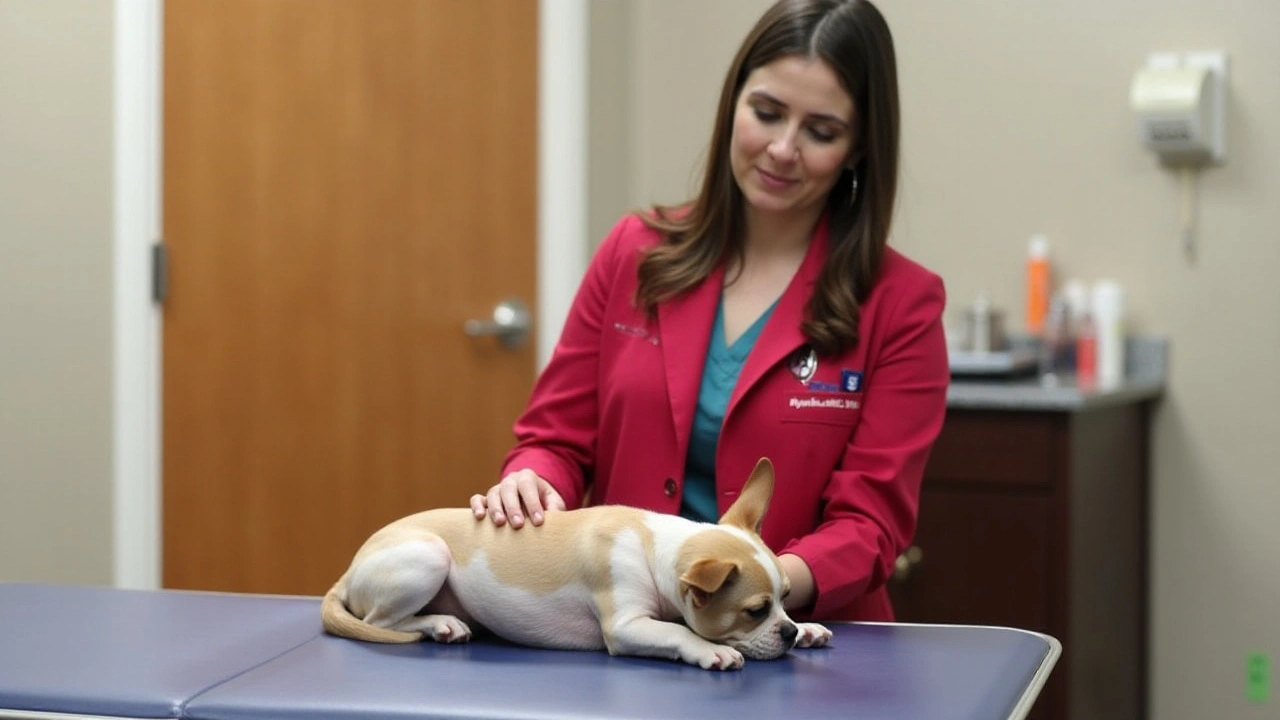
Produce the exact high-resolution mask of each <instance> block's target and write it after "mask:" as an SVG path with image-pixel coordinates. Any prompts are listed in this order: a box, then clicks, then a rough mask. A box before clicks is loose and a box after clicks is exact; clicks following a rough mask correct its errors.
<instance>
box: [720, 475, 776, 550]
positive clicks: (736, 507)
mask: <svg viewBox="0 0 1280 720" xmlns="http://www.w3.org/2000/svg"><path fill="white" fill-rule="evenodd" d="M773 482H774V478H773V463H772V462H770V461H769V458H767V457H762V458H760V460H759V461H758V462H757V463H756V467H755V469H754V470H752V471H751V477H749V478H747V482H746V484H745V485H743V486H742V493H741V494H740V495H738V499H737V500H734V501H733V505H730V506H729V509H728V510H726V511H725V513H724V517H721V518H720V524H721V525H734V526H736V527H740V528H743V529H744V530H750V531H751V532H753V533H755V534H757V535H759V534H760V523H761V522H762V521H764V513H765V511H766V510H768V509H769V498H771V497H773Z"/></svg>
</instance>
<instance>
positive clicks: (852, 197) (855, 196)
mask: <svg viewBox="0 0 1280 720" xmlns="http://www.w3.org/2000/svg"><path fill="white" fill-rule="evenodd" d="M852 185H853V192H851V193H849V204H850V205H852V204H854V203H855V202H857V201H858V174H857V173H854V174H853V183H852Z"/></svg>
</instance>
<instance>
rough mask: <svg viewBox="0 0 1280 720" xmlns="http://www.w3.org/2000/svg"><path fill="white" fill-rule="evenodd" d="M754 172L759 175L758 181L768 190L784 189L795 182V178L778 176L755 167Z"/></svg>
mask: <svg viewBox="0 0 1280 720" xmlns="http://www.w3.org/2000/svg"><path fill="white" fill-rule="evenodd" d="M756 174H758V175H759V176H760V182H761V183H762V184H763V185H764V186H765V187H766V188H768V189H770V190H786V189H787V188H789V187H791V186H792V185H794V184H795V183H796V181H795V180H790V179H788V178H784V177H779V176H777V175H774V174H773V173H771V172H767V171H765V170H761V169H760V168H756Z"/></svg>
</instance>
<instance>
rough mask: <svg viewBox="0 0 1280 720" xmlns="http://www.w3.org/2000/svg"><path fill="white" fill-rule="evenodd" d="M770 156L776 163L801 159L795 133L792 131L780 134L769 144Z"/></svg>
mask: <svg viewBox="0 0 1280 720" xmlns="http://www.w3.org/2000/svg"><path fill="white" fill-rule="evenodd" d="M769 156H770V157H771V158H772V159H773V161H774V162H780V163H783V162H793V161H795V160H797V159H799V157H800V148H799V147H798V146H797V145H796V135H795V133H793V132H791V131H790V130H787V131H786V132H782V133H779V135H778V136H777V137H775V138H774V139H773V142H771V143H769Z"/></svg>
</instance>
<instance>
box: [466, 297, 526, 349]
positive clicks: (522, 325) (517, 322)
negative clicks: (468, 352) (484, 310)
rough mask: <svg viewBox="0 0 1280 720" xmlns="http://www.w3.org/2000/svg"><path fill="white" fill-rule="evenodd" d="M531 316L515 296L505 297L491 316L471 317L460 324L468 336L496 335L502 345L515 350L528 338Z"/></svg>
mask: <svg viewBox="0 0 1280 720" xmlns="http://www.w3.org/2000/svg"><path fill="white" fill-rule="evenodd" d="M532 325H533V316H532V315H530V314H529V308H528V306H527V305H525V304H524V303H523V302H521V301H520V300H519V299H517V298H507V299H506V300H503V301H502V302H500V303H498V304H497V306H495V307H494V308H493V318H492V319H489V320H477V319H475V318H472V319H470V320H467V321H466V322H465V323H463V324H462V331H463V332H464V333H466V334H467V336H468V337H490V336H492V337H497V338H498V340H499V341H500V342H501V343H502V344H503V346H504V347H506V348H508V349H510V350H515V349H516V348H518V347H520V346H522V345H524V344H525V342H526V341H527V340H528V339H529V328H530V327H532Z"/></svg>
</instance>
